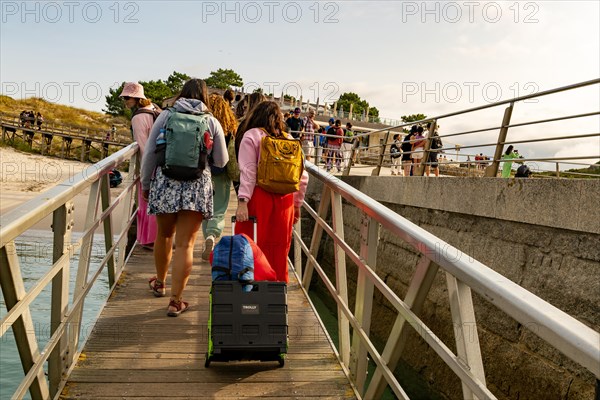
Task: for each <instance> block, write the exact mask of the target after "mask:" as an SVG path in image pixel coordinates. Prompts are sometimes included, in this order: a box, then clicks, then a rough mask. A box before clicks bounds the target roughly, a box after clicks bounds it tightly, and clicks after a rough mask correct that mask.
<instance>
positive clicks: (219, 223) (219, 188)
mask: <svg viewBox="0 0 600 400" xmlns="http://www.w3.org/2000/svg"><path fill="white" fill-rule="evenodd" d="M208 101H209V106H210V110H211V112H212V114H213V116H214V117H215V118H216V119H217V120H218V121H219V123H220V124H221V127H222V128H223V132H224V133H225V143H226V145H227V147H229V144H230V142H231V141H232V140H235V133H236V131H237V127H238V123H237V120H236V118H235V115H234V114H233V111H232V109H231V106H230V105H229V102H228V101H227V99H225V98H223V97H221V96H219V95H218V94H216V93H213V94H211V95H210V97H209V99H208ZM233 161H234V160H231V159H230V160H229V161H228V162H233ZM211 179H212V185H213V217H212V219H205V220H203V221H202V234H203V236H204V249H203V250H202V259H204V260H208V259H209V257H210V253H211V251H212V250H213V248H214V246H215V243H216V241H217V240H218V239H219V238H220V237H221V234H222V233H223V229H224V228H225V213H226V212H227V206H228V205H229V193H230V192H231V190H230V189H231V179H230V178H229V175H228V174H227V168H226V167H224V168H218V167H214V166H211Z"/></svg>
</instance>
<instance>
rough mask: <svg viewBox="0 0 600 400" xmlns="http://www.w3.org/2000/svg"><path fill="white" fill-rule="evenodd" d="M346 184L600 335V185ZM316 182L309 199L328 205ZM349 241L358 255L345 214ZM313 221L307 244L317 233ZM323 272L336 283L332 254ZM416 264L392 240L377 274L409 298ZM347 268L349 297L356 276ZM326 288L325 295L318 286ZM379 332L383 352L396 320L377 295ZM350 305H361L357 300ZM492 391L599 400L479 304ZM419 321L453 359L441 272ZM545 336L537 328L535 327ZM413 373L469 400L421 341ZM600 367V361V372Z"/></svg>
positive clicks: (407, 355)
mask: <svg viewBox="0 0 600 400" xmlns="http://www.w3.org/2000/svg"><path fill="white" fill-rule="evenodd" d="M344 181H346V182H347V183H349V184H351V185H352V186H353V187H355V188H357V189H359V190H361V191H362V192H364V193H366V194H367V195H369V196H370V197H372V198H373V199H375V200H377V201H379V202H381V203H383V204H385V205H386V206H387V207H389V208H390V209H392V210H393V211H395V212H397V213H398V214H400V215H401V216H403V217H405V218H407V219H408V220H410V221H412V222H414V223H416V224H418V225H419V226H421V227H422V228H424V229H426V230H427V231H429V232H431V233H433V234H434V235H436V236H438V237H440V238H441V239H442V240H444V241H446V242H447V243H449V244H451V245H453V246H455V247H457V248H458V249H460V250H461V251H463V252H464V253H466V254H467V255H469V256H470V257H473V258H474V259H476V260H478V261H480V262H482V263H484V264H485V265H487V266H489V267H490V268H492V269H494V270H496V271H498V272H499V273H501V274H502V275H504V276H506V277H507V278H509V279H511V280H513V281H514V282H516V283H518V284H519V285H521V286H523V287H525V288H526V289H527V290H529V291H531V292H533V293H534V294H536V295H538V296H539V297H541V298H542V299H544V300H546V301H548V302H549V303H551V304H553V305H555V306H556V307H558V308H560V309H561V310H563V311H565V312H567V313H568V314H569V315H572V316H574V317H575V318H577V319H579V320H580V321H582V322H583V323H585V324H586V325H588V326H591V327H592V328H593V329H595V330H596V331H600V207H598V199H599V198H600V180H553V179H547V180H545V179H520V180H514V179H511V180H503V179H495V178H494V179H481V178H421V177H412V178H397V177H344ZM320 193H321V184H320V182H318V181H317V180H316V179H313V180H312V181H311V183H310V184H309V193H308V195H307V199H308V201H309V203H312V204H313V206H314V205H315V203H316V202H317V201H318V200H319V197H320ZM344 207H345V208H344V223H345V229H344V230H345V234H346V237H347V239H346V240H347V241H348V242H349V243H350V244H351V245H352V247H353V248H354V249H356V250H358V249H359V239H358V232H359V229H360V219H361V215H360V212H359V211H358V210H357V209H356V208H354V207H352V206H348V205H345V206H344ZM309 225H310V223H309V221H307V220H303V235H310V234H311V233H312V229H311V226H309ZM331 243H332V242H331V240H330V239H324V242H323V243H322V245H321V248H322V251H321V252H320V254H319V257H320V260H321V261H322V262H323V264H324V265H325V266H326V267H327V268H328V271H329V272H328V274H329V275H330V276H333V273H332V264H333V251H332V250H333V246H332V245H331ZM417 259H418V257H417V254H416V253H415V252H414V251H413V250H412V248H411V247H410V246H408V245H406V244H405V243H403V242H401V241H400V240H399V239H398V238H396V237H393V236H392V235H391V234H390V233H389V232H387V231H385V230H383V229H382V231H381V238H380V241H379V247H378V259H377V271H378V274H379V275H380V276H381V277H382V279H384V280H385V281H386V283H387V285H388V286H389V287H391V288H392V289H394V291H395V292H396V293H398V294H399V295H400V297H401V298H403V297H404V295H405V293H406V290H407V286H408V283H409V282H410V279H411V277H412V274H413V273H414V268H415V265H416V262H417ZM347 261H348V263H349V273H348V276H349V281H350V282H349V285H350V288H349V291H350V293H352V296H353V293H354V291H355V285H356V282H355V279H356V273H355V270H356V268H355V267H354V266H353V265H352V263H351V262H350V261H349V260H347ZM315 288H319V285H318V284H317V285H315ZM376 300H377V306H376V307H375V310H374V315H373V321H376V322H375V323H374V326H373V329H372V332H373V333H374V334H375V335H376V337H377V338H378V339H379V340H382V341H384V342H385V340H386V338H387V336H388V334H389V330H390V328H391V325H392V323H393V321H394V319H395V317H396V315H395V312H392V311H391V307H389V305H387V304H386V300H385V299H383V298H382V296H381V295H378V294H376ZM350 301H351V303H350V304H354V299H353V298H352V299H351V300H350ZM474 303H475V309H476V317H477V322H478V329H479V339H480V341H481V347H482V354H483V359H484V366H485V371H486V380H487V382H488V385H489V387H490V388H491V390H492V391H493V392H494V394H495V395H496V396H498V398H500V399H591V398H593V393H594V383H595V379H594V378H593V376H592V375H591V374H590V373H588V372H586V371H584V370H582V368H580V367H579V366H578V365H577V364H576V363H574V362H572V361H570V360H569V359H567V358H566V357H564V356H562V355H561V354H560V353H559V352H557V351H556V350H553V349H552V348H551V347H550V346H548V345H546V344H545V343H543V342H542V340H540V339H539V338H538V337H537V336H536V335H535V334H533V333H532V332H531V330H530V329H527V328H524V327H523V326H522V325H521V324H519V323H517V322H516V321H514V320H513V319H512V318H510V317H508V316H507V315H506V314H504V313H503V312H502V311H499V310H498V309H496V308H495V307H493V306H491V305H490V304H489V303H487V302H486V301H485V300H483V299H482V298H481V297H480V296H478V295H477V294H474ZM421 318H422V319H423V320H424V321H425V323H427V324H428V325H429V326H430V327H431V328H432V330H433V332H435V333H436V334H437V335H438V336H439V337H440V338H441V339H442V340H443V341H444V343H446V345H448V346H449V347H450V348H451V349H452V350H453V351H455V344H454V333H453V329H452V320H451V316H450V311H449V303H448V293H447V289H446V283H445V276H444V274H443V272H439V273H438V277H437V279H436V282H435V284H434V287H433V288H432V290H431V292H430V294H429V296H428V300H427V302H426V305H425V308H424V311H423V313H422V315H421ZM530 328H531V329H533V330H535V327H530ZM403 359H404V361H406V362H407V363H408V364H410V365H411V366H412V367H413V368H415V369H416V370H418V371H419V373H420V374H421V376H422V377H423V378H424V379H425V380H426V381H428V382H429V383H430V384H432V385H433V386H434V387H435V388H436V389H437V390H438V391H440V392H441V393H442V394H443V395H444V396H446V397H447V398H450V399H459V398H462V391H461V386H460V382H459V380H458V379H457V378H455V376H454V374H453V373H452V372H451V371H450V370H449V368H447V367H446V366H445V365H444V364H443V363H442V362H441V361H440V360H439V357H438V356H437V355H436V354H435V353H434V352H433V351H432V350H430V349H429V347H428V346H427V345H426V344H425V343H424V342H423V341H422V340H421V339H420V337H418V336H417V335H416V334H414V333H412V334H411V337H410V340H409V343H408V346H407V348H406V350H405V352H404V356H403ZM599 362H600V360H599Z"/></svg>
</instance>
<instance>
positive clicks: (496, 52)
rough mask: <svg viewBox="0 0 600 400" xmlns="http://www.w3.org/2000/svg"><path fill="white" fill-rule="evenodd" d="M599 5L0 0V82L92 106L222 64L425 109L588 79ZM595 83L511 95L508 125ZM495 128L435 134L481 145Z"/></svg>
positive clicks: (322, 96) (585, 149) (586, 101)
mask: <svg viewBox="0 0 600 400" xmlns="http://www.w3.org/2000/svg"><path fill="white" fill-rule="evenodd" d="M599 4H600V2H598V1H595V0H591V1H533V2H528V1H519V2H517V1H496V2H489V1H458V2H437V1H436V2H422V1H416V2H412V1H337V2H329V1H264V2H262V1H258V2H222V1H216V2H211V1H205V2H200V1H171V2H166V1H135V2H131V1H130V2H127V1H124V2H116V1H96V2H77V1H74V2H22V1H2V2H1V18H2V23H1V28H0V44H1V49H0V55H1V61H0V75H1V82H2V86H1V88H0V89H1V92H2V93H3V94H6V95H9V96H11V97H13V98H24V97H30V96H38V97H44V98H46V99H47V100H50V101H54V102H58V103H61V104H68V105H73V106H77V107H82V108H86V109H91V110H97V111H100V110H101V109H102V108H104V106H105V102H104V96H105V95H106V94H107V93H108V89H109V88H110V87H114V86H118V85H120V83H121V82H123V81H137V80H151V79H166V78H167V77H168V75H169V74H170V73H172V72H173V71H179V72H185V73H187V74H189V75H191V76H194V77H199V78H204V77H207V76H208V75H209V74H210V72H211V71H214V70H217V69H218V68H231V69H233V70H235V71H236V72H238V73H239V74H240V75H241V76H242V78H243V79H244V83H245V84H246V85H247V86H248V87H249V88H252V87H258V86H260V87H262V88H263V89H265V91H267V92H274V93H276V94H277V95H279V94H280V93H281V92H282V91H286V92H287V93H289V94H290V95H296V96H297V95H300V94H301V95H302V96H303V98H304V99H305V100H306V99H310V100H313V101H314V100H315V99H316V97H319V100H320V102H321V103H323V102H324V101H328V102H329V103H331V102H332V101H333V100H335V99H336V98H337V97H338V96H339V95H340V94H342V93H344V92H350V91H352V92H356V93H358V94H359V96H361V97H362V98H363V99H366V100H367V101H368V102H369V103H370V104H371V105H372V106H376V107H377V108H378V109H379V110H380V116H382V117H387V118H395V119H399V118H400V116H402V115H406V114H413V113H424V114H426V115H428V116H435V115H440V114H444V113H449V112H453V111H458V110H461V109H466V108H471V107H476V106H480V105H485V104H490V103H492V102H495V101H500V100H504V99H509V98H513V97H515V96H519V95H525V94H530V93H535V92H540V91H544V90H548V89H552V88H556V87H561V86H564V85H569V84H574V83H577V82H582V81H587V80H591V79H597V78H598V77H599V76H600V53H599V51H600V39H599V38H600V8H599ZM598 86H599V85H595V86H594V87H592V88H588V89H583V90H580V91H576V92H575V94H564V95H556V96H549V97H544V98H541V99H539V101H537V102H536V103H517V105H516V106H515V112H514V116H513V122H514V121H515V120H517V121H527V120H532V119H536V118H551V117H556V116H559V115H568V114H570V113H582V112H592V111H598V110H600V91H599V88H598ZM502 113H503V107H497V108H495V109H493V110H490V111H489V112H484V113H478V114H476V115H472V116H469V118H455V119H448V120H443V121H440V125H441V129H440V133H441V134H443V133H444V130H446V132H448V131H451V130H454V131H456V130H457V129H464V128H471V129H476V128H481V127H483V126H489V127H492V126H497V125H498V124H499V123H500V122H501V120H502ZM473 125H477V126H475V128H473ZM570 127H572V128H573V129H571V131H570V132H565V130H566V129H570ZM559 131H560V132H559ZM599 131H600V123H599V118H598V117H597V116H596V117H592V118H587V119H584V120H577V121H576V122H575V121H570V122H568V123H563V124H561V125H555V126H554V125H553V126H548V127H544V128H543V129H542V130H540V129H539V128H537V127H536V128H521V130H520V131H519V130H518V129H515V130H513V131H511V132H510V133H509V138H511V134H512V135H518V136H522V135H527V136H532V135H537V136H535V137H544V136H545V135H546V134H548V135H559V134H561V135H562V136H564V135H565V134H574V133H579V132H581V133H598V132H599ZM496 134H497V133H490V134H481V135H480V136H478V137H472V136H471V137H460V139H459V138H455V140H450V139H449V140H448V142H449V143H450V142H453V143H459V144H463V145H464V144H469V143H482V142H485V141H487V140H489V139H490V138H493V137H495V136H496ZM486 135H487V136H486ZM515 140H516V139H515ZM565 143H566V142H553V143H546V144H539V145H527V146H525V145H524V146H522V148H523V150H527V151H523V150H522V151H521V152H522V153H524V152H526V153H528V155H529V156H530V157H532V156H542V155H543V156H551V155H556V154H558V153H559V152H561V151H562V152H564V151H565V147H566V146H565ZM568 148H569V151H568V153H569V155H572V154H574V153H573V152H579V153H578V154H581V155H597V154H600V140H599V139H598V138H594V139H582V140H579V141H578V142H577V143H571V144H570V145H568ZM488 152H489V153H491V150H490V151H488Z"/></svg>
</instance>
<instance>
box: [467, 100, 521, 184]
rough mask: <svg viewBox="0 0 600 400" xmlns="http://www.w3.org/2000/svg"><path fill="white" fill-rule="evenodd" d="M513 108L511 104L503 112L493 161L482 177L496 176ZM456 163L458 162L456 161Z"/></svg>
mask: <svg viewBox="0 0 600 400" xmlns="http://www.w3.org/2000/svg"><path fill="white" fill-rule="evenodd" d="M514 106H515V103H514V102H511V103H510V105H509V106H508V107H506V109H505V110H504V117H503V118H502V127H501V128H500V133H499V134H498V142H497V144H496V152H495V153H494V159H493V160H492V164H491V165H490V166H489V167H487V168H486V169H485V173H484V175H483V176H485V177H488V178H490V177H491V178H493V177H496V176H498V169H499V166H500V161H499V160H500V158H502V150H503V149H504V142H506V134H507V133H508V125H509V124H510V117H511V116H512V111H513V108H514ZM457 161H458V160H457Z"/></svg>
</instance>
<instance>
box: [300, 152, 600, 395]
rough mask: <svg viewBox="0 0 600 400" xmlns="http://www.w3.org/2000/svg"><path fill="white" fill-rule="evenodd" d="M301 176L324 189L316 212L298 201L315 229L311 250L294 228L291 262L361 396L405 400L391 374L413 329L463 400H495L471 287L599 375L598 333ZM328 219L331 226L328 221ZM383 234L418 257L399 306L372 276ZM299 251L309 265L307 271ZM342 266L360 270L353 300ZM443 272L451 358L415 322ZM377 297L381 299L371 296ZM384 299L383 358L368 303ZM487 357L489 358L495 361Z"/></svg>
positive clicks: (443, 246)
mask: <svg viewBox="0 0 600 400" xmlns="http://www.w3.org/2000/svg"><path fill="white" fill-rule="evenodd" d="M306 169H307V170H308V172H309V173H310V175H311V177H312V178H313V179H317V180H319V181H320V182H321V183H322V185H323V189H322V192H321V195H320V198H319V201H318V210H314V209H313V208H311V206H310V205H309V204H308V203H306V202H305V203H304V212H303V215H304V216H307V215H308V216H309V217H310V218H312V219H313V220H314V221H315V225H314V229H313V232H312V236H311V239H310V244H306V243H305V242H304V241H303V240H302V237H301V235H300V232H301V227H300V222H299V223H297V224H296V226H295V227H294V235H293V237H294V257H293V258H294V259H293V261H291V263H292V264H293V266H294V269H295V272H296V274H297V275H298V277H299V281H301V282H302V286H303V288H304V290H305V291H307V292H308V291H309V290H310V288H311V280H312V278H313V273H314V271H316V272H317V274H318V276H319V278H320V280H321V281H322V282H323V284H324V285H325V287H326V289H327V291H328V292H329V294H330V296H331V298H332V299H333V300H334V301H335V303H336V305H337V315H338V329H337V332H338V336H339V342H338V346H337V348H338V349H339V350H338V358H339V360H340V362H341V364H342V366H343V368H344V369H345V370H346V373H347V374H348V376H349V377H350V379H351V381H352V383H353V384H354V385H355V387H356V388H357V390H358V392H359V393H360V394H361V395H362V398H365V399H380V398H381V397H382V394H383V392H384V390H385V388H386V386H388V385H389V387H390V388H391V390H392V391H393V392H394V394H395V395H396V396H397V397H398V398H400V399H408V396H407V394H406V392H405V391H404V389H403V388H402V386H401V385H400V383H399V382H398V380H397V378H396V376H395V375H394V372H393V371H394V369H395V368H396V366H397V365H398V362H399V359H400V357H401V354H402V352H403V348H404V346H405V344H406V340H407V333H408V332H407V331H408V329H407V328H409V327H412V328H413V329H414V330H415V332H416V333H417V334H418V335H420V336H421V338H422V339H423V340H424V341H425V342H426V343H427V344H428V345H429V346H430V347H431V349H432V350H433V351H435V353H437V355H438V356H439V357H440V358H441V360H442V361H443V362H444V363H445V364H446V365H447V366H448V367H449V368H450V369H451V370H452V371H453V372H454V374H456V376H457V377H458V378H459V379H460V380H461V382H462V388H463V396H464V398H465V399H473V398H478V399H496V397H495V395H494V394H493V393H492V392H491V391H490V389H489V388H488V387H487V385H486V381H485V373H484V365H483V361H482V355H481V349H480V346H479V336H478V333H477V331H478V329H477V322H476V320H477V319H476V317H475V309H474V307H473V299H472V295H471V290H473V291H475V292H477V293H479V294H480V295H481V298H482V299H483V300H485V301H487V302H488V303H490V304H491V305H493V306H495V307H497V308H499V309H500V310H502V311H504V312H505V313H506V314H508V315H509V316H510V317H511V318H514V319H515V320H516V321H518V322H520V323H521V324H522V325H523V326H524V327H526V328H527V327H533V326H535V329H533V330H532V332H533V333H534V334H536V335H537V336H539V337H540V338H541V339H543V340H544V341H546V342H547V343H548V344H549V345H551V346H553V347H554V348H556V349H557V350H559V351H560V352H562V353H563V354H564V355H566V356H567V357H568V358H570V359H571V360H573V361H574V362H576V363H577V364H579V365H581V366H582V367H584V368H585V369H587V370H589V371H590V372H591V373H592V374H593V375H595V376H596V378H600V363H599V362H598V361H599V360H600V334H599V333H598V332H596V331H594V330H593V329H591V328H589V327H588V326H586V325H585V324H583V323H581V322H579V321H578V320H576V319H575V318H573V317H571V316H569V315H567V314H566V313H565V312H563V311H561V310H559V309H557V308H556V307H554V306H552V305H551V304H549V303H547V302H546V301H544V300H542V299H541V298H539V297H537V296H536V295H534V294H532V293H531V292H529V291H527V290H526V289H524V288H523V287H521V286H519V285H518V284H516V283H514V282H512V281H511V280H509V279H507V278H506V277H504V276H502V275H500V274H499V273H497V272H495V271H494V270H492V269H491V268H489V267H487V266H486V265H484V264H482V263H480V262H479V261H476V260H473V258H472V257H470V256H467V255H466V254H464V253H462V252H461V251H459V250H458V249H456V248H454V247H452V246H450V245H449V244H447V243H445V242H444V241H442V240H441V239H439V238H437V237H436V236H434V235H432V234H431V233H429V232H427V231H426V230H424V229H422V228H420V227H419V226H417V225H415V224H413V223H411V222H410V221H408V220H407V219H405V218H403V217H402V216H400V215H398V214H396V213H394V212H393V211H392V210H390V209H389V208H387V207H385V206H384V205H382V204H380V203H378V202H377V201H375V200H373V199H371V198H369V197H368V196H367V195H365V194H363V193H361V192H360V191H359V190H357V189H355V188H353V187H351V186H350V185H348V184H346V183H344V182H342V181H340V180H339V179H337V178H336V177H333V176H331V175H330V174H326V173H324V172H323V171H322V170H320V169H318V168H317V167H316V166H315V165H313V164H311V163H307V164H306ZM343 201H344V203H343ZM343 207H346V209H343ZM350 207H353V208H356V209H357V210H359V212H360V213H361V214H362V224H361V228H360V240H359V243H360V248H359V249H358V250H355V249H353V248H352V247H351V246H350V245H349V244H348V243H347V242H346V240H345V234H344V229H345V226H344V216H345V215H347V212H348V208H350ZM330 212H331V217H330V218H331V225H330V224H329V223H328V222H327V220H328V218H329V217H328V216H329V213H330ZM301 221H302V219H301ZM381 228H384V229H386V230H387V231H388V232H389V233H390V234H391V235H393V236H395V237H396V238H398V239H400V240H402V241H403V242H405V243H407V244H408V245H410V246H411V247H412V248H413V249H414V250H415V251H416V252H417V254H419V256H420V258H419V260H418V261H417V263H416V265H415V267H414V268H415V270H414V273H413V277H412V280H411V282H410V284H409V286H408V290H407V293H406V296H405V297H404V299H401V298H400V297H399V296H398V294H397V293H395V292H394V290H392V289H391V288H390V287H389V286H387V285H386V283H385V281H384V280H383V279H382V278H381V277H380V276H379V275H378V274H377V255H378V251H379V247H378V246H379V237H380V230H381ZM323 233H326V234H327V235H328V236H329V237H330V238H331V240H332V241H333V243H334V249H333V253H334V257H333V260H331V259H329V260H327V261H328V262H331V264H332V265H334V266H335V269H334V272H335V279H330V278H329V277H328V275H327V273H326V272H325V270H324V269H323V267H322V263H323V259H322V258H320V261H318V260H317V255H318V254H319V249H320V246H321V244H322V243H323V242H324V239H323V237H322V236H323ZM302 253H304V256H305V257H306V259H307V261H306V264H305V265H303V263H302ZM449 254H451V255H452V256H451V257H449V256H448V255H449ZM347 260H350V261H351V262H353V263H354V264H355V265H356V266H357V268H358V277H357V278H356V288H355V292H351V293H349V292H350V287H349V284H348V272H347V268H346V261H347ZM440 268H441V270H442V272H443V273H444V275H445V278H446V285H447V291H448V298H449V302H450V311H451V315H452V322H453V325H454V326H455V327H456V328H455V329H454V332H455V342H456V349H457V351H456V353H454V352H453V351H452V350H451V349H450V348H449V347H448V346H447V345H446V344H444V343H443V341H442V340H441V339H440V338H439V337H438V336H436V335H435V334H434V333H433V331H432V329H431V328H429V327H428V326H427V325H426V324H425V323H424V322H423V321H422V320H421V319H420V318H419V316H418V315H419V314H420V312H421V310H422V308H423V305H424V303H425V300H426V298H427V296H428V293H429V291H430V289H431V287H432V285H433V282H434V279H435V277H436V275H437V273H438V270H439V269H440ZM375 290H377V291H378V292H379V295H375V294H374V293H375ZM380 296H383V297H384V298H385V299H387V301H388V302H389V304H390V305H391V307H392V308H393V311H395V312H396V313H397V317H396V321H395V323H394V325H393V327H392V328H391V332H390V334H389V336H388V338H387V340H386V344H385V348H384V349H383V351H382V352H379V351H378V350H377V348H376V346H375V344H374V343H373V341H372V338H371V335H370V330H371V324H372V317H373V316H372V309H373V303H374V301H375V298H377V297H380ZM351 297H354V298H355V304H354V305H352V304H350V303H349V300H348V299H349V298H351ZM487 356H491V357H493V354H492V355H487ZM369 358H370V359H371V360H372V361H373V362H374V363H375V364H376V370H375V373H374V374H372V377H371V380H370V381H369V383H368V384H367V383H366V382H367V365H368V359H369Z"/></svg>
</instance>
